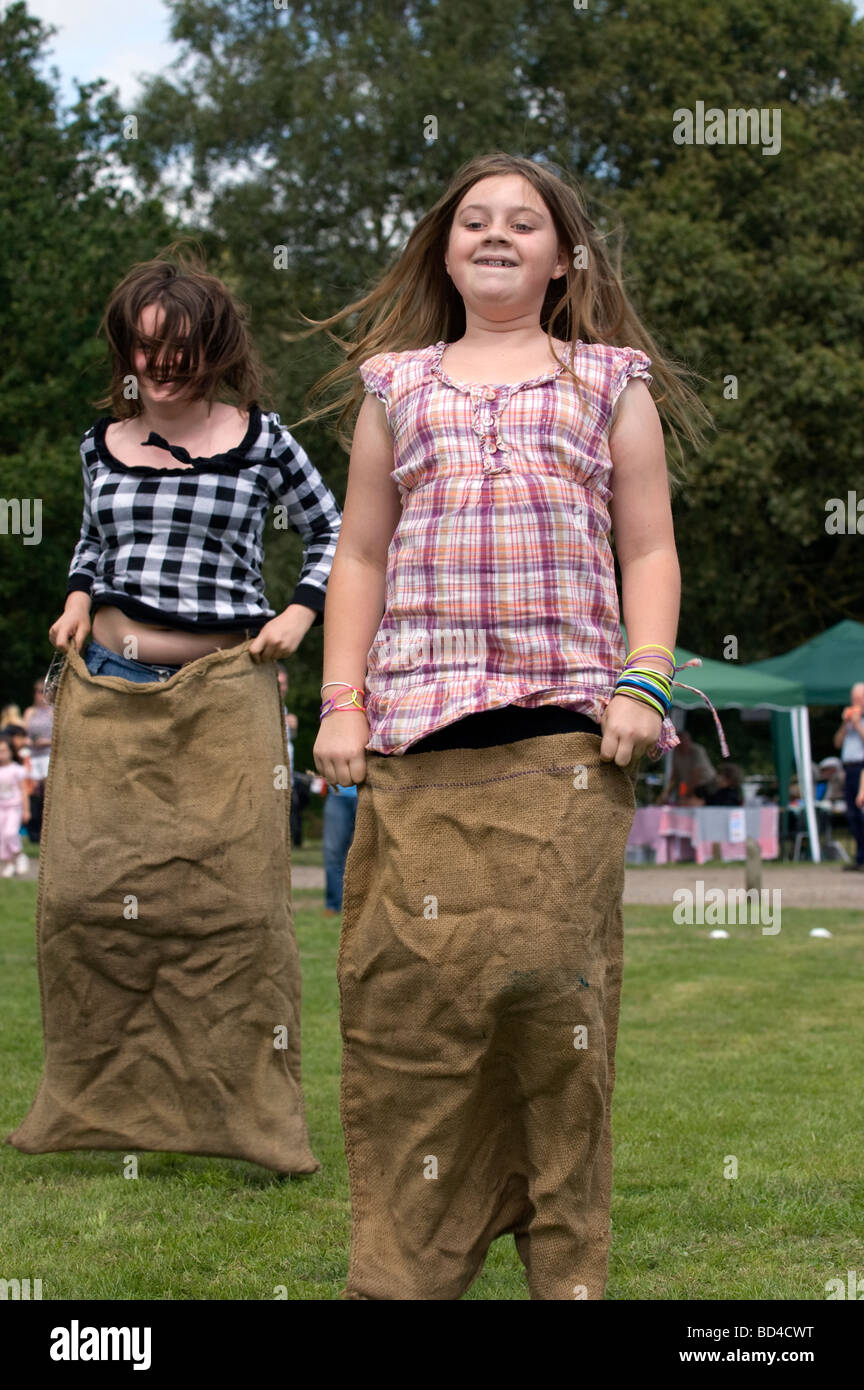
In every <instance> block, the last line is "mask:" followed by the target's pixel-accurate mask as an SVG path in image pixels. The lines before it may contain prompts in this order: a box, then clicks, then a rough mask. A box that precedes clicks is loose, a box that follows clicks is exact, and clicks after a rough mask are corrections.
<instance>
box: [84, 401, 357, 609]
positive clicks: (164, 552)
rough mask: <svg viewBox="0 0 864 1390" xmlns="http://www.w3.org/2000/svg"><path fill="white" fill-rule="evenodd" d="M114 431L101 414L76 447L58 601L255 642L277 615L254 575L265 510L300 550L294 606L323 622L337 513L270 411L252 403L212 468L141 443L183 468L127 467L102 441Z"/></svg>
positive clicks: (177, 451)
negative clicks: (77, 469) (87, 602)
mask: <svg viewBox="0 0 864 1390" xmlns="http://www.w3.org/2000/svg"><path fill="white" fill-rule="evenodd" d="M111 423H112V421H111V418H110V417H109V416H103V417H102V418H101V419H99V420H97V421H96V424H95V425H93V426H92V427H91V428H90V429H89V430H88V431H87V433H86V434H85V435H84V437H83V439H82V440H81V470H82V474H83V478H84V518H83V522H82V525H81V538H80V540H79V541H78V544H77V545H76V547H75V552H74V554H73V556H72V563H71V565H70V566H69V581H68V584H67V586H66V592H67V594H68V593H70V592H72V590H75V589H80V590H83V591H84V592H85V593H89V594H90V596H91V612H95V610H96V609H97V608H103V607H105V606H107V605H111V606H114V607H117V608H119V609H121V610H122V611H123V612H124V613H126V614H127V616H128V617H130V618H133V619H136V620H137V621H138V622H143V623H152V624H154V625H156V626H160V627H178V628H184V629H187V630H195V629H197V628H216V629H218V628H226V629H227V628H238V629H239V628H244V629H245V628H248V629H249V630H250V631H251V632H253V633H256V632H258V631H260V629H261V628H262V627H263V626H264V624H265V623H266V622H268V621H269V619H270V618H272V617H274V610H273V609H272V608H271V607H270V606H269V605H268V603H267V599H266V597H265V595H264V581H263V579H262V575H261V566H262V562H263V558H264V551H263V543H262V541H263V532H264V523H265V520H266V517H267V512H268V510H269V508H270V507H271V506H273V507H274V508H275V510H274V515H273V524H274V527H275V528H277V529H285V528H286V526H291V527H292V528H293V529H294V530H295V531H297V532H299V534H300V535H301V536H302V537H303V539H304V541H305V550H304V554H303V563H302V566H301V570H300V576H299V580H298V583H297V587H296V589H295V590H294V593H293V595H292V597H291V602H292V603H300V604H304V605H305V606H306V607H307V608H313V609H315V612H316V615H317V616H316V618H315V622H316V623H320V622H322V621H323V612H324V598H325V594H326V590H327V580H328V578H329V576H330V567H331V565H332V563H333V555H334V553H335V550H336V540H337V538H338V535H339V528H340V525H341V521H342V518H341V513H340V511H339V508H338V506H337V504H336V499H335V497H334V496H333V494H332V492H331V491H330V489H329V488H328V487H327V485H326V483H325V482H324V481H323V479H322V478H321V475H320V474H319V473H318V471H317V469H315V468H314V467H313V465H312V463H311V462H310V460H309V458H308V456H307V455H306V453H305V452H304V450H303V449H302V448H301V447H300V445H299V444H298V443H297V441H296V439H294V438H293V436H292V435H291V434H290V433H289V431H288V430H287V429H286V428H285V426H284V425H283V424H282V423H281V421H280V419H279V416H278V415H277V414H276V413H275V412H273V411H270V412H264V411H262V410H261V409H260V408H259V407H258V406H257V405H254V404H253V405H252V406H251V407H250V410H249V427H248V429H247V431H246V434H245V436H244V438H243V440H242V441H241V443H240V444H238V445H237V446H236V447H235V448H233V449H229V450H228V451H227V452H226V453H224V454H215V455H214V456H213V457H212V458H209V459H203V458H198V459H192V458H190V456H189V454H188V452H187V451H186V450H185V449H183V448H181V447H180V446H179V445H169V444H167V443H166V441H165V440H164V439H163V438H162V437H161V435H157V434H155V433H151V434H150V436H149V438H148V440H147V443H148V444H153V445H154V446H155V447H161V448H163V449H168V450H169V451H170V452H171V454H173V455H174V457H175V458H177V459H180V460H183V461H185V462H187V463H191V464H192V465H193V466H192V467H191V468H189V467H177V468H159V467H148V466H145V465H142V466H140V467H127V466H126V465H125V464H123V463H121V462H120V461H119V459H115V458H114V456H113V455H112V454H111V452H110V450H109V449H108V447H107V445H106V443H105V431H106V429H107V428H108V425H110V424H111Z"/></svg>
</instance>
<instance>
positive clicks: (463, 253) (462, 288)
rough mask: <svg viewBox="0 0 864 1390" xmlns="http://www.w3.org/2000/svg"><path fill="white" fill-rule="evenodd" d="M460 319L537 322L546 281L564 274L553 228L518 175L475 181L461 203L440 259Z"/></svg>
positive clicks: (548, 215)
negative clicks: (461, 311)
mask: <svg viewBox="0 0 864 1390" xmlns="http://www.w3.org/2000/svg"><path fill="white" fill-rule="evenodd" d="M444 264H445V266H446V268H447V273H448V274H449V275H450V278H451V279H452V281H453V284H454V285H455V286H456V288H457V290H458V291H459V293H460V294H461V296H462V299H463V301H464V303H465V309H466V314H472V313H473V314H475V315H477V316H479V317H481V318H487V319H491V320H493V321H495V322H502V321H512V320H514V319H517V318H520V317H525V318H526V319H530V318H531V317H537V316H538V315H539V311H540V308H541V307H542V304H543V300H544V298H545V296H546V291H547V289H548V287H549V281H550V280H557V279H560V277H561V276H562V275H565V274H566V272H567V256H566V252H565V250H564V248H563V247H562V246H560V244H559V241H558V234H557V232H556V230H555V224H554V222H553V221H552V215H551V213H550V212H549V209H548V208H547V206H546V204H545V203H544V201H543V199H542V198H541V197H540V194H539V193H538V192H537V190H536V189H535V188H534V186H533V184H531V183H529V181H528V180H527V179H525V178H522V177H521V175H519V174H495V175H492V176H490V177H489V178H485V179H480V180H479V181H478V182H477V183H475V184H474V185H473V187H472V188H470V189H469V190H468V192H467V193H466V194H465V196H464V197H463V198H462V200H461V202H460V203H459V206H458V207H457V209H456V213H455V215H454V217H453V222H452V224H451V227H450V235H449V238H448V242H447V252H446V255H445V257H444Z"/></svg>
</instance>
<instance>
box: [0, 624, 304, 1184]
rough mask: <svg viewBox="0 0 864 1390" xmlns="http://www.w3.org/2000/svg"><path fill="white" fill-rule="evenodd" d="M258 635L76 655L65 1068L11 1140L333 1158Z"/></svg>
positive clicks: (45, 1016) (56, 902)
mask: <svg viewBox="0 0 864 1390" xmlns="http://www.w3.org/2000/svg"><path fill="white" fill-rule="evenodd" d="M248 649H249V642H248V641H246V642H244V643H242V644H241V645H239V646H236V647H233V648H228V649H226V650H224V651H217V652H213V653H211V654H209V655H207V656H204V657H201V658H200V659H199V660H197V661H194V662H191V663H190V664H189V665H187V666H184V667H182V668H181V669H180V670H179V671H178V672H177V673H176V674H175V675H173V676H172V677H171V678H170V679H169V680H167V681H165V682H164V683H159V682H157V683H154V684H149V683H148V684H145V685H136V684H135V683H133V682H131V681H127V680H123V679H120V678H118V677H114V676H93V675H91V674H90V672H89V671H88V670H87V668H86V666H85V664H84V661H83V659H82V658H81V656H80V655H79V654H78V653H77V652H75V651H74V649H73V650H72V651H71V652H70V654H69V657H68V660H67V662H66V664H65V666H64V668H63V673H62V676H61V679H60V684H59V688H58V692H57V699H56V704H55V717H54V734H53V744H52V750H51V762H50V767H49V772H48V781H47V786H46V796H45V818H44V828H43V831H42V843H41V855H40V865H39V890H38V905H37V917H36V930H37V943H38V957H39V982H40V988H41V996H42V1022H43V1028H44V1038H45V1064H44V1073H43V1076H42V1080H41V1082H40V1085H39V1089H38V1091H37V1094H36V1098H35V1100H34V1102H33V1105H32V1107H31V1109H30V1112H29V1114H28V1115H27V1117H26V1119H25V1120H24V1121H23V1123H22V1124H21V1125H20V1126H19V1127H18V1129H16V1130H15V1131H14V1133H13V1134H11V1135H9V1136H8V1139H7V1142H8V1143H10V1144H13V1145H14V1146H15V1147H16V1148H18V1149H21V1150H22V1151H23V1152H24V1153H44V1152H50V1151H54V1150H58V1149H120V1150H123V1151H126V1152H129V1151H135V1150H139V1149H156V1150H166V1151H173V1152H181V1153H188V1154H218V1155H223V1156H225V1157H230V1158H242V1159H248V1160H251V1161H252V1162H255V1163H259V1164H262V1165H263V1166H264V1167H266V1168H272V1169H275V1170H276V1171H277V1172H280V1173H311V1172H315V1171H316V1169H317V1168H319V1167H320V1165H319V1164H318V1162H317V1160H316V1159H315V1158H314V1156H313V1154H312V1152H311V1150H310V1147H309V1140H308V1136H307V1132H306V1120H305V1116H304V1104H303V1093H302V1089H301V1081H300V967H299V960H298V953H297V944H296V940H295V936H294V922H293V913H292V906H291V864H290V834H289V829H288V823H289V809H290V806H289V797H290V791H289V789H288V788H287V787H285V786H284V785H283V786H281V787H280V786H279V785H278V782H279V779H280V772H279V769H280V768H287V766H288V750H287V746H286V741H285V725H284V719H283V717H282V706H281V700H280V697H279V689H278V683H277V680H276V670H275V666H274V664H273V663H272V662H264V663H256V662H254V661H253V660H252V658H251V657H250V655H249V650H248ZM283 781H284V778H283Z"/></svg>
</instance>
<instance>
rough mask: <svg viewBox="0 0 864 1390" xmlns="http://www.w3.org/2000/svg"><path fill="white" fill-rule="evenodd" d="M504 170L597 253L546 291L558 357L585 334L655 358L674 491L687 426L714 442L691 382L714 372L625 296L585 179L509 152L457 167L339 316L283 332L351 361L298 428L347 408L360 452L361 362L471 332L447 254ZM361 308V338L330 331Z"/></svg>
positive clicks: (563, 235)
mask: <svg viewBox="0 0 864 1390" xmlns="http://www.w3.org/2000/svg"><path fill="white" fill-rule="evenodd" d="M499 174H519V175H522V177H524V178H526V179H527V180H528V182H529V183H531V184H532V185H533V186H534V188H535V189H536V191H537V192H538V193H539V194H540V197H541V198H542V199H543V201H544V203H545V204H546V207H547V208H548V210H549V213H550V215H551V217H552V220H553V222H554V225H555V230H556V232H557V235H558V238H559V241H560V242H561V244H562V245H564V246H566V247H573V248H574V250H575V249H576V248H577V247H584V248H586V250H587V253H588V254H587V267H586V268H585V269H583V270H579V269H576V268H575V267H574V265H573V263H572V261H571V259H570V256H569V255H568V258H567V273H566V275H565V276H561V277H560V278H559V279H557V280H550V281H549V285H548V288H547V290H546V296H545V299H544V301H543V306H542V308H541V311H540V326H541V328H543V329H544V331H545V332H546V334H547V337H548V338H549V347H550V350H551V351H552V353H553V356H554V357H555V360H556V361H557V362H561V358H559V357H558V355H557V353H556V352H555V345H554V339H555V338H558V339H559V340H563V341H566V342H568V343H569V344H570V349H571V351H572V352H573V353H574V354H575V351H576V343H577V340H579V339H581V340H582V341H583V342H585V343H605V344H609V345H612V346H615V347H635V348H641V349H642V350H643V351H644V352H646V353H647V354H648V356H649V357H650V358H651V373H652V376H653V378H654V380H653V383H652V387H651V390H652V395H653V396H654V400H655V404H656V406H657V408H658V411H659V412H660V414H661V417H662V418H663V420H664V423H665V424H666V425H667V427H668V429H669V432H670V434H671V436H672V439H673V441H674V443H675V447H676V451H677V453H678V456H679V459H680V460H681V464H682V468H681V469H680V471H679V470H676V469H674V468H671V467H670V469H669V479H670V484H671V486H672V487H673V488H674V487H675V486H677V485H678V484H680V483H681V482H683V481H684V477H685V469H684V467H683V463H684V454H683V450H682V448H681V440H680V437H679V431H680V434H683V435H684V436H685V437H686V438H687V439H688V440H689V441H690V443H691V444H693V445H694V446H695V447H696V448H702V447H703V446H704V444H705V435H704V433H703V428H702V427H703V426H710V425H711V424H712V423H713V420H712V416H711V412H710V411H709V410H708V409H707V407H706V406H705V405H704V404H703V403H702V401H701V400H700V398H699V397H698V396H697V395H696V393H695V391H693V389H692V388H691V387H690V386H688V385H687V380H686V379H687V378H688V377H690V378H694V379H696V378H698V379H699V380H701V381H705V380H707V378H705V377H701V376H699V374H698V373H696V372H693V371H691V370H690V369H689V368H687V367H685V366H683V365H682V364H681V363H678V362H676V361H674V360H672V359H671V358H669V357H667V356H664V354H663V353H662V352H661V351H660V349H659V347H658V346H657V343H656V342H655V341H654V339H653V338H652V337H651V335H650V333H649V332H648V330H647V329H646V327H645V326H644V324H643V323H642V321H641V319H640V318H639V316H638V314H637V313H636V310H635V309H634V308H633V305H632V304H631V303H630V300H629V299H628V297H627V294H626V293H625V290H624V286H623V281H622V272H621V244H620V242H619V243H618V246H617V249H616V256H615V264H614V265H613V264H612V261H611V260H610V258H609V256H608V254H607V251H606V247H605V245H604V242H605V241H606V240H608V237H609V234H608V233H604V232H601V231H598V229H597V227H596V226H595V225H594V223H593V222H592V221H591V219H590V218H589V216H588V214H587V212H586V211H585V206H584V203H585V200H584V196H583V194H582V192H581V190H580V189H579V187H578V185H577V184H576V183H575V180H568V179H566V178H565V177H559V176H558V175H557V174H555V173H553V172H552V170H551V169H549V168H547V167H545V166H544V165H542V164H536V163H535V162H534V161H533V160H531V159H524V158H522V157H520V156H517V155H510V154H506V153H505V152H503V151H497V152H496V153H494V154H487V155H480V156H478V157H477V158H475V159H471V160H469V161H468V162H467V163H466V164H463V165H462V167H461V168H460V169H459V170H457V172H456V174H455V175H454V176H453V179H452V180H451V182H450V186H449V188H448V189H447V191H446V192H445V193H444V194H443V195H442V196H441V197H440V198H439V199H438V202H437V203H436V204H435V205H434V207H432V208H430V209H429V211H428V212H427V213H426V214H425V215H424V216H423V217H421V219H420V221H419V222H418V223H417V225H416V227H415V228H414V230H413V231H412V232H411V234H410V236H409V237H408V240H407V242H406V244H405V246H404V248H403V249H402V250H401V251H400V252H398V253H397V255H396V256H395V257H394V258H393V260H392V261H391V263H390V265H389V266H388V268H387V269H386V270H385V272H384V273H383V275H382V276H381V278H380V280H379V282H378V283H377V285H376V286H375V287H374V288H373V289H372V290H370V291H369V293H367V294H365V295H363V296H362V298H360V299H357V300H355V301H354V302H353V303H351V304H349V305H347V306H346V307H345V308H344V309H341V310H340V311H339V313H337V314H333V315H332V316H331V317H330V318H326V319H310V318H307V317H306V315H305V314H301V317H302V318H303V319H304V321H305V322H306V323H309V324H313V325H314V327H313V328H311V329H307V330H305V331H303V332H300V333H291V334H289V333H286V334H283V337H284V338H285V339H286V340H287V341H289V342H294V341H296V340H297V339H300V338H307V337H309V336H310V335H311V334H314V333H320V332H322V331H326V332H327V335H328V337H329V338H330V339H331V341H333V342H335V343H337V344H338V345H339V347H340V349H341V350H342V351H344V353H345V360H344V361H343V362H340V363H339V365H338V366H336V367H334V368H333V369H332V370H331V371H329V372H327V373H325V375H324V376H322V377H320V378H319V379H318V381H316V382H315V383H314V385H313V386H312V387H310V389H309V391H308V392H307V395H306V398H305V401H304V405H305V407H306V409H307V411H308V412H309V413H308V414H306V415H305V416H304V417H303V419H302V420H299V421H296V422H295V423H294V424H293V425H292V426H291V428H292V429H293V428H296V426H297V425H302V424H306V423H307V422H309V421H311V420H317V419H321V418H323V417H325V416H328V415H331V414H333V413H334V412H336V411H337V410H338V411H339V417H338V420H337V421H336V437H337V439H338V440H339V443H340V444H341V445H342V446H343V448H345V449H346V450H350V447H351V435H350V433H349V432H348V430H347V429H346V428H345V426H346V423H347V422H348V421H349V420H350V421H352V422H353V420H354V417H355V412H356V411H357V409H359V406H360V404H361V402H362V399H363V395H364V388H363V383H362V381H361V380H360V377H359V373H358V372H357V368H358V366H359V365H360V364H361V363H362V362H365V361H366V359H367V358H368V357H372V356H374V355H375V354H376V353H379V352H402V351H405V350H407V349H412V348H414V349H416V348H423V347H428V346H429V345H430V344H432V343H436V342H441V341H442V340H443V341H446V342H448V343H451V342H454V341H455V340H456V339H457V338H459V337H460V336H461V335H462V334H463V333H464V332H465V306H464V303H463V301H462V296H461V295H460V294H459V291H458V290H457V289H456V287H455V285H454V284H453V282H452V280H451V279H450V277H449V275H448V274H447V272H446V270H445V267H444V255H445V251H446V249H447V242H448V238H449V235H450V228H451V225H452V222H453V218H454V216H455V214H456V209H457V208H458V206H459V204H460V203H461V201H462V199H463V198H464V197H465V194H466V193H467V192H468V191H469V189H471V188H473V186H474V184H476V183H478V182H479V180H480V179H485V178H489V177H490V176H492V175H499ZM351 315H356V316H357V319H356V324H355V325H354V326H353V330H352V337H351V339H350V340H347V341H346V340H344V339H342V338H339V337H338V336H337V335H336V334H335V333H332V332H331V331H330V330H331V328H332V327H333V325H334V324H337V323H340V322H341V321H342V320H343V319H346V318H348V317H349V316H351ZM573 361H574V362H578V357H576V356H575V355H574V358H573ZM562 365H563V367H564V370H565V371H567V372H568V373H569V375H570V376H571V377H572V378H573V380H574V381H575V382H576V385H577V389H579V390H580V394H581V383H580V382H579V378H578V376H577V375H576V373H575V372H574V371H572V370H571V367H570V364H569V362H563V363H562ZM334 388H337V394H336V395H335V397H334V398H333V399H331V400H329V401H328V402H327V403H325V404H323V405H321V406H319V407H318V408H317V409H312V408H311V407H312V405H313V404H314V402H315V401H316V400H318V399H320V398H322V397H324V396H325V395H326V394H328V393H330V392H332V391H333V389H334ZM339 388H341V390H340V389H339Z"/></svg>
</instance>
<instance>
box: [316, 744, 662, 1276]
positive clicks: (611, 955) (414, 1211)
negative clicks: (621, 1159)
mask: <svg viewBox="0 0 864 1390" xmlns="http://www.w3.org/2000/svg"><path fill="white" fill-rule="evenodd" d="M600 742H601V741H600V738H599V737H598V736H597V735H594V734H588V733H563V734H554V735H549V736H543V737H538V738H529V739H522V740H519V741H518V742H514V743H509V744H503V745H500V746H498V747H493V748H479V749H452V750H447V751H445V752H426V753H420V754H416V755H411V756H409V757H394V756H389V757H375V756H370V757H369V758H368V759H367V765H368V771H367V776H366V780H365V781H364V782H362V783H360V786H359V796H358V810H357V821H356V828H355V833H354V840H353V844H352V846H351V850H350V852H349V857H348V862H347V865H346V873H345V887H344V899H343V922H342V938H341V944H340V951H339V968H338V973H339V986H340V995H341V1026H342V1038H343V1062H342V1087H341V1116H342V1126H343V1131H344V1136H345V1147H346V1153H347V1158H348V1167H349V1176H350V1185H351V1253H350V1266H349V1273H348V1279H347V1286H346V1288H345V1289H344V1290H343V1291H342V1297H343V1298H355V1299H455V1298H459V1297H460V1295H461V1294H462V1293H464V1292H465V1290H466V1289H467V1288H468V1287H469V1286H470V1284H471V1283H472V1281H473V1280H474V1279H475V1278H476V1277H477V1275H478V1274H479V1273H480V1270H481V1269H482V1267H483V1262H484V1259H485V1256H486V1252H487V1250H488V1248H489V1245H490V1243H491V1241H493V1240H495V1239H496V1238H497V1237H499V1236H501V1235H504V1234H505V1233H507V1232H512V1234H513V1236H514V1237H515V1241H516V1246H517V1249H518V1252H519V1255H520V1257H521V1259H522V1262H523V1264H524V1266H525V1269H526V1271H527V1277H528V1287H529V1292H530V1296H531V1298H534V1299H572V1298H589V1299H599V1298H602V1297H603V1293H604V1289H605V1284H606V1276H607V1265H608V1252H609V1239H610V1221H609V1207H610V1197H611V1184H612V1140H611V1132H610V1106H611V1100H612V1089H613V1084H614V1079H615V1061H614V1059H615V1042H616V1033H617V1025H618V1008H619V997H620V989H621V967H622V913H621V897H622V892H623V886H624V863H625V848H626V843H627V837H628V834H629V832H630V827H631V824H632V820H633V815H634V811H635V796H634V785H635V781H634V778H633V776H632V775H631V774H630V773H629V772H626V771H625V770H624V769H622V768H620V767H618V766H617V765H616V764H614V763H610V762H603V761H601V759H600Z"/></svg>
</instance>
